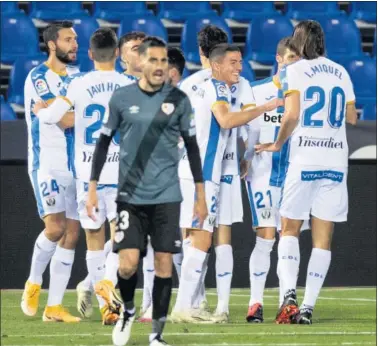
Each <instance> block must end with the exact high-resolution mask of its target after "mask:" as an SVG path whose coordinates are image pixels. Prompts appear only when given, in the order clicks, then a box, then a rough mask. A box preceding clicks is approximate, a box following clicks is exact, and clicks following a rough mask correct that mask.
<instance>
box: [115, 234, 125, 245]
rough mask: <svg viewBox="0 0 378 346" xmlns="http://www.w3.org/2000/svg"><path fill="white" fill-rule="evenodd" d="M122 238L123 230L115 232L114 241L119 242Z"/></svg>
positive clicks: (123, 236) (123, 235)
mask: <svg viewBox="0 0 378 346" xmlns="http://www.w3.org/2000/svg"><path fill="white" fill-rule="evenodd" d="M123 238H125V232H123V231H118V232H115V234H114V241H115V242H116V243H120V242H121V241H122V240H123Z"/></svg>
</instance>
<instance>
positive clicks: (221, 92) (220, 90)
mask: <svg viewBox="0 0 378 346" xmlns="http://www.w3.org/2000/svg"><path fill="white" fill-rule="evenodd" d="M217 95H218V97H228V92H227V87H226V86H225V85H224V84H218V85H217Z"/></svg>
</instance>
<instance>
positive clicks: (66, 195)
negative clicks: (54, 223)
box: [29, 170, 79, 220]
mask: <svg viewBox="0 0 378 346" xmlns="http://www.w3.org/2000/svg"><path fill="white" fill-rule="evenodd" d="M29 177H30V180H31V182H32V186H33V190H34V195H35V198H36V200H37V207H38V213H39V216H40V217H41V218H42V219H43V218H44V217H45V216H47V215H50V214H57V213H62V212H65V213H66V218H67V219H72V220H78V219H79V216H78V213H77V202H76V184H75V179H74V177H73V176H71V175H68V174H62V173H60V172H49V173H45V172H42V171H40V170H35V171H33V172H31V173H29Z"/></svg>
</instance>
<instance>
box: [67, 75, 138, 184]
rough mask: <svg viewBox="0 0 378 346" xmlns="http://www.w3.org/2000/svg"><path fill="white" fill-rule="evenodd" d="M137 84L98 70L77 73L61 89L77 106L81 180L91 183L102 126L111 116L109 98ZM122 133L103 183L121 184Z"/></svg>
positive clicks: (115, 139)
mask: <svg viewBox="0 0 378 346" xmlns="http://www.w3.org/2000/svg"><path fill="white" fill-rule="evenodd" d="M132 83H135V78H133V77H131V76H129V75H127V74H122V73H119V72H117V71H115V70H112V71H98V70H94V71H91V72H88V73H79V74H76V75H73V76H72V77H70V78H69V79H68V80H67V83H65V86H64V88H63V89H62V91H61V97H62V98H63V99H64V100H65V101H66V102H67V103H68V105H70V106H72V107H74V109H75V168H76V177H77V179H79V180H80V181H83V182H89V180H90V174H91V167H92V161H93V154H94V150H95V146H96V142H97V139H98V138H99V136H100V131H101V126H102V123H103V121H104V119H106V118H107V117H108V116H109V100H110V98H111V96H112V95H113V92H114V91H115V90H117V89H119V88H120V87H123V86H126V85H129V84H132ZM119 141H120V138H119V134H118V133H117V134H116V135H115V136H114V137H113V140H112V142H111V144H110V146H109V150H108V156H107V159H106V163H105V165H104V168H103V170H102V172H101V176H100V179H99V181H98V183H99V184H106V185H115V184H118V167H119Z"/></svg>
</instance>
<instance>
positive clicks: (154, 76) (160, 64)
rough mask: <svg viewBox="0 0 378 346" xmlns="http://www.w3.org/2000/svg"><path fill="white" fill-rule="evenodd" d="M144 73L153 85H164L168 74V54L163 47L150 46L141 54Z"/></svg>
mask: <svg viewBox="0 0 378 346" xmlns="http://www.w3.org/2000/svg"><path fill="white" fill-rule="evenodd" d="M141 62H142V68H143V75H144V76H145V78H146V79H147V81H148V83H149V84H150V85H151V86H158V85H162V84H163V83H164V82H165V81H166V79H167V76H168V54H167V49H166V48H163V47H151V48H148V49H147V51H146V53H145V54H143V55H142V56H141Z"/></svg>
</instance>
